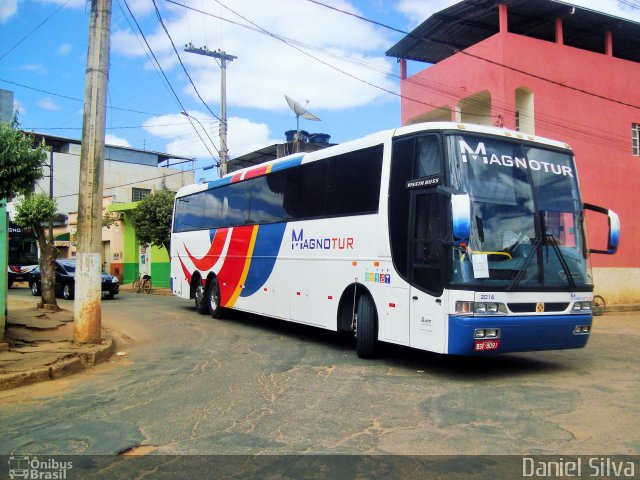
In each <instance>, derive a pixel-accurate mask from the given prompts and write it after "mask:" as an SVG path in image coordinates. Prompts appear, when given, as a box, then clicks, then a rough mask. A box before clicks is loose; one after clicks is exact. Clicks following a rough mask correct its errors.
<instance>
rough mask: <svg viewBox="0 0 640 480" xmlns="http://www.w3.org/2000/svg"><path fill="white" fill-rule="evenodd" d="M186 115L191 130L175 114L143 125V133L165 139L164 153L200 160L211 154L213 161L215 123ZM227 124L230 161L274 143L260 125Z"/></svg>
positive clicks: (195, 114)
mask: <svg viewBox="0 0 640 480" xmlns="http://www.w3.org/2000/svg"><path fill="white" fill-rule="evenodd" d="M189 115H190V116H191V117H192V118H194V119H195V120H193V126H192V124H191V123H190V122H189V119H187V118H186V117H185V116H183V115H180V114H176V115H163V116H160V117H155V118H152V119H150V120H148V121H146V122H145V123H144V129H145V130H146V131H148V132H149V133H151V134H152V135H155V136H158V137H161V138H164V139H166V140H167V145H166V147H165V150H166V151H167V152H168V153H172V154H174V155H180V156H182V157H196V158H201V159H203V158H204V159H207V158H211V156H212V154H213V156H215V157H216V159H217V158H218V153H217V151H216V148H219V147H220V142H219V136H218V122H217V119H215V118H213V117H211V116H210V115H207V114H204V113H200V112H189ZM227 123H228V127H229V135H228V138H227V144H228V147H229V154H230V156H231V157H232V158H233V157H237V156H240V155H243V154H245V153H248V152H251V151H254V150H256V149H258V148H261V147H264V146H266V145H270V144H273V143H276V142H277V140H274V139H272V138H270V132H269V127H268V126H267V125H266V124H264V123H256V122H252V121H251V120H247V119H245V118H238V117H230V118H228V119H227ZM196 130H197V132H198V133H196ZM198 134H199V135H200V136H198ZM205 144H206V146H205ZM214 145H215V147H214ZM207 148H208V149H209V150H207ZM209 152H211V153H209Z"/></svg>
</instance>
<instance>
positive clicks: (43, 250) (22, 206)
mask: <svg viewBox="0 0 640 480" xmlns="http://www.w3.org/2000/svg"><path fill="white" fill-rule="evenodd" d="M57 211H58V205H57V204H56V201H55V200H52V199H50V198H49V197H48V196H46V195H45V194H43V193H31V194H29V195H27V196H26V197H24V198H23V199H22V200H20V202H19V203H18V204H17V206H16V216H15V218H14V220H13V221H14V222H15V223H16V224H18V225H20V226H21V227H31V228H32V229H33V232H34V233H35V235H36V241H37V242H38V248H39V249H40V287H41V288H40V292H41V293H40V294H41V296H42V304H43V305H49V307H48V308H51V309H57V307H58V302H57V300H56V294H55V279H56V266H55V261H56V258H57V256H58V249H57V248H56V247H55V245H53V243H52V242H53V239H50V241H47V236H46V233H45V231H44V227H43V226H42V224H43V223H48V222H49V221H50V220H51V219H52V218H53V217H54V216H55V214H56V212H57Z"/></svg>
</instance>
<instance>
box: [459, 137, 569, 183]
mask: <svg viewBox="0 0 640 480" xmlns="http://www.w3.org/2000/svg"><path fill="white" fill-rule="evenodd" d="M459 145H460V157H461V159H462V162H463V163H468V162H470V161H475V162H477V161H480V160H481V161H482V162H483V163H484V164H485V165H499V166H502V167H514V166H515V167H518V168H525V169H526V168H529V169H531V170H533V171H544V172H545V173H553V174H555V175H563V176H569V177H573V176H574V175H573V170H572V169H571V167H569V166H567V165H556V164H555V163H551V162H545V161H542V160H534V159H530V158H526V157H522V158H520V157H515V156H511V155H496V154H495V153H492V154H491V155H489V154H487V147H486V145H485V143H484V142H478V143H477V145H476V148H475V149H474V148H472V147H471V146H469V144H468V143H467V142H466V141H465V140H463V139H460V140H459Z"/></svg>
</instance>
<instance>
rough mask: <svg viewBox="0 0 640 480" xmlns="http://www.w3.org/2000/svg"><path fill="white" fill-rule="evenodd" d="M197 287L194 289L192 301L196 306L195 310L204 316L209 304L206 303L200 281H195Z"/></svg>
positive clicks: (207, 311) (204, 292)
mask: <svg viewBox="0 0 640 480" xmlns="http://www.w3.org/2000/svg"><path fill="white" fill-rule="evenodd" d="M197 282H198V286H197V287H196V290H195V292H194V293H193V299H194V301H195V304H196V310H197V311H198V313H199V314H201V315H206V314H207V313H209V303H207V298H206V291H205V288H204V287H203V286H202V281H201V280H200V279H197Z"/></svg>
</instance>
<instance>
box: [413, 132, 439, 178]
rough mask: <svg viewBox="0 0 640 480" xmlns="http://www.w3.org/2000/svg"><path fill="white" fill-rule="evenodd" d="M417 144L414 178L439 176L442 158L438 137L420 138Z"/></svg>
mask: <svg viewBox="0 0 640 480" xmlns="http://www.w3.org/2000/svg"><path fill="white" fill-rule="evenodd" d="M417 143H418V145H417V148H416V175H415V178H422V177H430V176H433V175H439V174H440V172H441V171H442V167H441V164H442V156H441V155H440V144H439V142H438V137H435V136H433V135H431V136H428V137H420V138H418V142H417Z"/></svg>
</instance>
